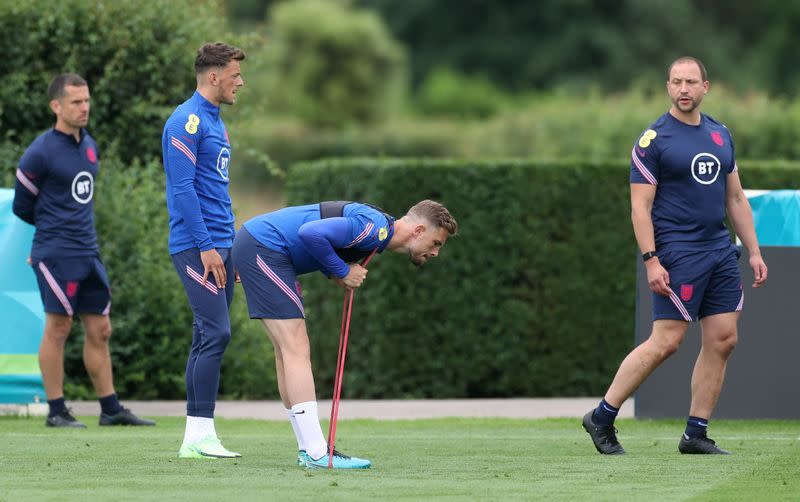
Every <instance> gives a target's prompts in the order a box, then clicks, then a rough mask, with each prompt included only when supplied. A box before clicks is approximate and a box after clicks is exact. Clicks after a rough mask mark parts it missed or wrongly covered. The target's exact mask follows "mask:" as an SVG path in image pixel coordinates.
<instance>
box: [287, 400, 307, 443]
mask: <svg viewBox="0 0 800 502" xmlns="http://www.w3.org/2000/svg"><path fill="white" fill-rule="evenodd" d="M284 411H286V416H287V417H289V423H290V424H292V430H293V431H294V437H295V438H297V449H298V450H305V448H304V446H303V436H301V435H300V427H299V426H298V425H297V419H296V418H294V412H293V411H292V410H291V409H289V408H285V409H284Z"/></svg>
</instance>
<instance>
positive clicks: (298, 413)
mask: <svg viewBox="0 0 800 502" xmlns="http://www.w3.org/2000/svg"><path fill="white" fill-rule="evenodd" d="M305 412H306V410H303V411H295V412H294V414H295V415H302V414H303V413H305Z"/></svg>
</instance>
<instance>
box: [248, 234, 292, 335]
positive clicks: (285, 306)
mask: <svg viewBox="0 0 800 502" xmlns="http://www.w3.org/2000/svg"><path fill="white" fill-rule="evenodd" d="M233 264H234V267H236V270H237V271H238V272H239V277H240V278H241V280H242V287H244V295H245V297H246V298H247V309H248V310H249V311H250V318H251V319H305V316H306V315H305V309H304V308H303V293H302V290H301V288H300V282H298V280H297V274H296V273H295V271H294V266H293V265H292V259H291V258H290V257H289V256H288V255H286V254H284V253H281V252H279V251H274V250H272V249H269V248H268V247H266V246H264V245H263V244H261V243H260V242H258V241H257V240H256V239H255V238H254V237H253V236H252V235H250V232H248V231H247V230H246V229H245V228H242V229H241V230H239V232H238V233H237V234H236V239H234V241H233Z"/></svg>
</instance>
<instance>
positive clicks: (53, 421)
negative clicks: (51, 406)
mask: <svg viewBox="0 0 800 502" xmlns="http://www.w3.org/2000/svg"><path fill="white" fill-rule="evenodd" d="M44 425H46V426H47V427H74V428H76V429H85V428H86V426H85V425H83V423H81V422H79V421H78V420H77V419H76V418H75V417H73V416H72V410H71V409H70V408H65V409H64V411H62V412H61V413H59V414H58V415H54V416H52V417H47V420H46V421H45V423H44Z"/></svg>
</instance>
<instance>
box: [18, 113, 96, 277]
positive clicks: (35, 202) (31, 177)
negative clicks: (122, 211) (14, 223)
mask: <svg viewBox="0 0 800 502" xmlns="http://www.w3.org/2000/svg"><path fill="white" fill-rule="evenodd" d="M80 138H81V139H80V141H76V140H75V137H74V136H73V135H72V134H65V133H63V132H60V131H57V130H55V128H53V129H50V130H48V131H46V132H44V133H42V134H41V135H39V137H37V138H36V139H35V140H34V141H33V143H31V144H30V145H29V146H28V148H27V149H26V150H25V153H23V154H22V157H21V158H20V159H19V167H18V168H17V181H16V185H15V188H14V204H13V209H12V210H13V211H14V214H16V215H17V216H19V217H20V218H21V219H22V220H23V221H26V222H28V223H30V224H31V225H34V226H35V227H36V232H35V234H34V236H33V246H32V247H31V259H33V260H35V261H36V260H42V259H44V258H50V257H76V256H96V255H99V249H98V246H97V234H96V233H95V228H94V200H93V199H94V179H95V177H96V176H97V171H98V169H99V162H98V150H97V144H96V143H95V141H94V139H92V137H91V136H89V133H88V132H86V130H85V129H81V130H80Z"/></svg>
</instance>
